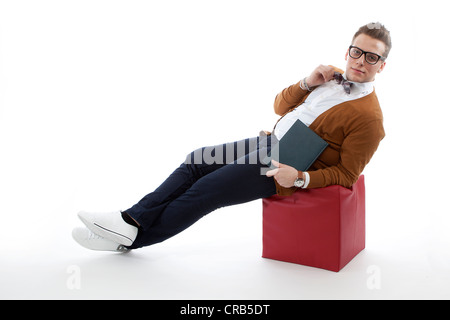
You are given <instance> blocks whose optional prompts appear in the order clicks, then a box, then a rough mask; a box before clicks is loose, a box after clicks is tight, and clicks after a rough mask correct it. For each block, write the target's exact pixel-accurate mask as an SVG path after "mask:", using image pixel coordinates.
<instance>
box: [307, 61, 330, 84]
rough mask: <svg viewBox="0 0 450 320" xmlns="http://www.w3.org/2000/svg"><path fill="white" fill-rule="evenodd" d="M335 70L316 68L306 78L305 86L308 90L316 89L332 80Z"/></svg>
mask: <svg viewBox="0 0 450 320" xmlns="http://www.w3.org/2000/svg"><path fill="white" fill-rule="evenodd" d="M334 72H335V69H334V68H333V67H331V66H324V65H320V66H318V67H317V68H316V69H315V70H314V71H313V72H312V73H311V75H310V76H309V77H307V78H306V84H307V85H308V87H309V88H313V87H317V86H320V85H322V84H324V83H325V82H328V81H330V80H332V79H333V77H334Z"/></svg>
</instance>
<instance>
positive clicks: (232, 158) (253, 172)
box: [125, 137, 276, 249]
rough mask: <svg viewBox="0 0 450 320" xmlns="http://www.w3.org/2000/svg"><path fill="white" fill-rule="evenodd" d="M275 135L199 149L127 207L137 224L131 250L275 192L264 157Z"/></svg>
mask: <svg viewBox="0 0 450 320" xmlns="http://www.w3.org/2000/svg"><path fill="white" fill-rule="evenodd" d="M270 140H271V139H267V138H266V137H263V138H259V137H256V138H251V139H245V140H241V141H237V142H232V143H227V144H223V145H218V146H214V147H205V148H201V149H198V150H196V151H194V152H192V153H191V154H189V155H188V156H187V158H186V161H185V162H184V163H183V164H181V165H180V167H179V168H178V169H176V170H175V171H174V172H173V173H172V174H171V175H170V176H169V177H168V178H167V180H166V181H164V182H163V183H162V184H161V185H160V186H159V187H158V188H157V189H156V190H155V191H154V192H152V193H150V194H148V195H146V196H145V197H144V198H143V199H142V200H141V201H139V202H138V203H137V204H135V205H134V206H133V207H131V208H130V209H128V210H125V212H126V213H128V214H129V215H130V216H131V217H132V218H133V219H135V220H136V221H137V222H138V223H139V224H140V226H141V227H140V228H139V232H138V236H137V238H136V240H135V241H134V243H133V245H132V246H130V247H129V248H130V249H136V248H141V247H144V246H149V245H152V244H155V243H159V242H162V241H164V240H166V239H168V238H170V237H172V236H174V235H176V234H178V233H180V232H181V231H183V230H185V229H186V228H188V227H189V226H191V225H192V224H194V223H195V222H196V221H198V220H199V219H200V218H202V217H203V216H205V215H207V214H208V213H210V212H212V211H214V210H216V209H218V208H221V207H225V206H231V205H236V204H241V203H245V202H249V201H252V200H256V199H261V198H267V197H270V196H272V195H274V194H275V193H276V188H275V183H274V180H273V178H268V177H266V176H265V174H264V170H267V166H266V165H265V164H263V163H262V162H261V160H262V159H263V158H264V156H265V155H266V154H267V153H268V152H269V151H270V149H271V141H270Z"/></svg>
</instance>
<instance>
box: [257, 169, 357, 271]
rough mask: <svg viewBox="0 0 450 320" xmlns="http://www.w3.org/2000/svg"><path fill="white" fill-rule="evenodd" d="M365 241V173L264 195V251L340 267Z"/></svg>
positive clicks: (304, 262) (272, 255) (271, 256)
mask: <svg viewBox="0 0 450 320" xmlns="http://www.w3.org/2000/svg"><path fill="white" fill-rule="evenodd" d="M364 247H365V188H364V176H361V177H360V178H359V180H358V182H357V183H356V184H355V185H354V186H353V187H352V188H351V189H347V188H344V187H341V186H330V187H327V188H322V189H311V190H299V191H297V192H296V193H294V194H293V195H292V196H290V197H280V196H274V197H271V198H268V199H264V200H263V257H264V258H269V259H274V260H280V261H286V262H292V263H297V264H301V265H306V266H311V267H317V268H322V269H326V270H330V271H335V272H338V271H339V270H341V269H342V268H343V267H344V266H345V265H346V264H347V263H348V262H350V260H352V259H353V258H354V257H355V256H356V255H357V254H358V253H359V252H361V251H362V250H363V249H364Z"/></svg>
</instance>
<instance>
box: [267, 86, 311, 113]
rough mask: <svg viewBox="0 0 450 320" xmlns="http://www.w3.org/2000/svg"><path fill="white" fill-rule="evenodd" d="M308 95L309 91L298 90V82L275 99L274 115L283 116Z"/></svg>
mask: <svg viewBox="0 0 450 320" xmlns="http://www.w3.org/2000/svg"><path fill="white" fill-rule="evenodd" d="M309 93H310V92H309V91H307V90H303V89H302V88H300V81H299V82H297V83H296V84H293V85H292V86H290V87H288V88H286V89H284V90H283V91H281V92H280V93H279V94H278V95H277V96H276V97H275V103H274V109H275V113H276V114H277V115H280V116H283V115H284V114H286V113H287V112H288V111H289V110H290V109H292V108H294V107H296V106H298V105H299V104H300V103H301V102H302V100H304V99H305V98H306V96H308V94H309Z"/></svg>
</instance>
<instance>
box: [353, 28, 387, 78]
mask: <svg viewBox="0 0 450 320" xmlns="http://www.w3.org/2000/svg"><path fill="white" fill-rule="evenodd" d="M352 45H353V46H355V47H358V48H360V49H362V50H364V51H368V52H373V53H376V54H378V55H380V56H383V53H384V51H385V49H386V45H385V44H384V42H382V41H380V40H377V39H374V38H372V37H369V36H368V35H365V34H360V35H359V36H357V37H356V39H355V41H354V42H353V44H352ZM345 60H346V61H347V69H346V76H347V79H348V80H350V81H353V82H370V81H373V80H375V76H376V74H377V73H380V72H381V71H383V69H384V67H385V65H386V62H383V61H381V59H380V60H379V61H378V62H377V63H376V64H375V65H371V64H369V63H367V61H366V60H365V55H364V54H363V55H362V56H361V57H359V58H358V59H353V58H352V57H350V56H349V54H348V50H347V53H346V54H345Z"/></svg>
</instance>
